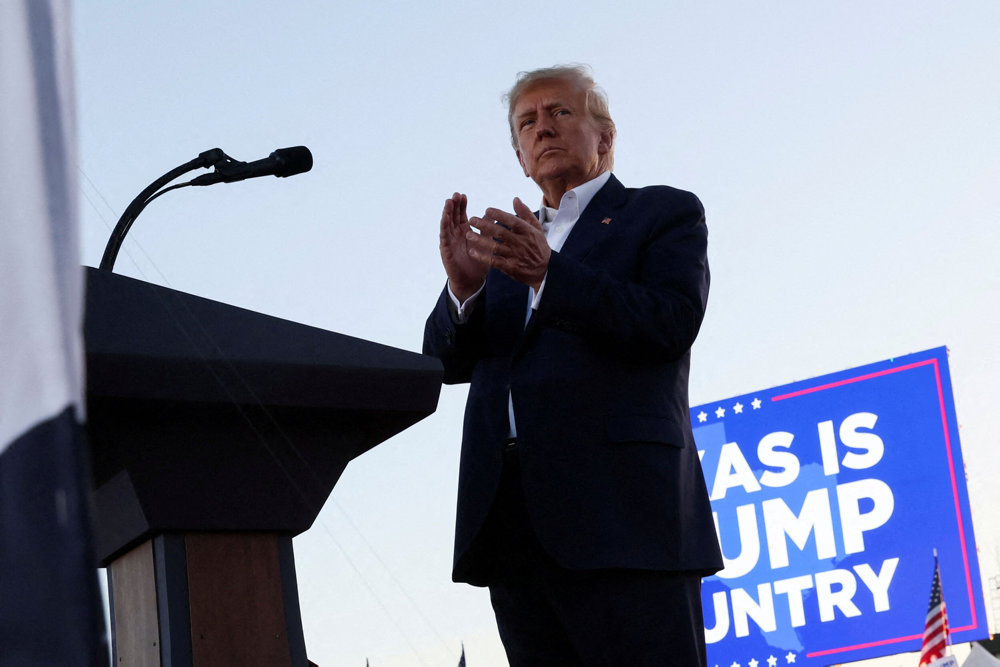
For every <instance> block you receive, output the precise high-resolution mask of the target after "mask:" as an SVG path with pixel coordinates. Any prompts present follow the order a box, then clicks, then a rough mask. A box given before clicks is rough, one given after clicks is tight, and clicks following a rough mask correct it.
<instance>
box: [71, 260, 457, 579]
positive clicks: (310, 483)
mask: <svg viewBox="0 0 1000 667" xmlns="http://www.w3.org/2000/svg"><path fill="white" fill-rule="evenodd" d="M86 272H87V305H86V321H85V341H86V360H87V419H88V433H89V437H90V441H91V447H92V450H93V467H94V469H93V475H94V487H95V493H94V501H95V512H96V521H95V523H96V529H95V530H96V540H95V541H96V547H97V553H98V557H99V559H100V561H101V564H102V565H107V564H108V563H110V562H111V561H113V560H114V559H115V558H117V557H118V556H119V555H121V554H122V553H124V552H125V551H127V550H128V549H130V548H132V547H133V546H135V545H136V544H139V543H140V542H142V541H145V540H146V539H148V538H149V537H151V536H154V535H156V534H160V533H164V532H191V531H211V532H220V531H223V532H224V531H267V532H280V533H286V534H292V535H296V534H298V533H301V532H302V531H304V530H306V529H307V528H309V527H310V526H311V525H312V523H313V521H314V520H315V518H316V516H317V514H318V513H319V511H320V509H321V508H322V506H323V503H324V502H325V501H326V499H327V497H328V496H329V494H330V492H331V491H332V489H333V486H334V485H335V484H336V482H337V480H338V479H339V477H340V475H341V473H342V472H343V471H344V468H345V467H346V465H347V463H348V462H349V461H350V460H351V459H353V458H354V457H356V456H358V455H360V454H362V453H364V452H365V451H367V450H368V449H370V448H372V447H374V446H375V445H377V444H378V443H380V442H382V441H383V440H385V439H387V438H389V437H391V436H392V435H394V434H396V433H398V432H400V431H402V430H403V429H405V428H407V427H409V426H410V425H412V424H414V423H416V422H417V421H419V420H420V419H422V418H424V417H426V416H427V415H429V414H431V413H432V412H434V410H435V409H436V407H437V400H438V395H439V393H440V389H441V377H442V370H441V365H440V362H439V361H438V360H437V359H433V358H431V357H427V356H424V355H420V354H417V353H413V352H407V351H404V350H399V349H396V348H392V347H387V346H385V345H379V344H377V343H372V342H368V341H365V340H361V339H357V338H352V337H350V336H344V335H341V334H337V333H332V332H329V331H324V330H322V329H317V328H315V327H309V326H305V325H302V324H297V323H294V322H289V321H287V320H282V319H279V318H275V317H270V316H267V315H262V314H260V313H255V312H252V311H249V310H244V309H242V308H236V307H234V306H229V305H226V304H222V303H218V302H215V301H211V300H209V299H204V298H200V297H196V296H193V295H191V294H186V293H184V292H178V291H176V290H172V289H168V288H164V287H159V286H156V285H152V284H150V283H146V282H142V281H139V280H135V279H132V278H127V277H124V276H121V275H118V274H114V273H111V272H109V271H100V270H97V269H92V268H89V267H87V269H86Z"/></svg>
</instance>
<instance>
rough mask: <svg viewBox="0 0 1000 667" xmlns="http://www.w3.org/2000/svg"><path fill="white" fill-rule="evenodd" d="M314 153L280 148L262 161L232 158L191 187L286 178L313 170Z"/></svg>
mask: <svg viewBox="0 0 1000 667" xmlns="http://www.w3.org/2000/svg"><path fill="white" fill-rule="evenodd" d="M312 166H313V158H312V153H311V152H309V149H308V148H306V147H305V146H293V147H291V148H279V149H278V150H276V151H274V152H273V153H271V154H270V155H269V156H268V157H266V158H264V159H262V160H254V161H253V162H240V161H239V160H233V159H231V158H228V156H227V159H225V160H223V161H222V162H219V163H217V164H216V165H215V171H214V172H212V173H211V174H203V175H201V176H198V177H197V178H194V179H192V180H191V181H190V185H213V184H215V183H235V182H236V181H243V180H246V179H248V178H257V177H258V176H277V177H279V178H286V177H288V176H294V175H295V174H301V173H304V172H307V171H309V170H310V169H312Z"/></svg>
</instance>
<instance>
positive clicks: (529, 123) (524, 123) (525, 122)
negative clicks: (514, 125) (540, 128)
mask: <svg viewBox="0 0 1000 667" xmlns="http://www.w3.org/2000/svg"><path fill="white" fill-rule="evenodd" d="M534 122H535V121H533V120H522V121H521V129H522V130H523V129H524V128H526V127H528V126H529V125H531V124H532V123H534Z"/></svg>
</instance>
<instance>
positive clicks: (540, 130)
mask: <svg viewBox="0 0 1000 667" xmlns="http://www.w3.org/2000/svg"><path fill="white" fill-rule="evenodd" d="M553 134H555V125H554V124H553V123H552V119H551V118H549V117H548V116H547V115H545V114H542V115H539V117H538V120H536V121H535V135H536V136H538V137H551V136H552V135H553Z"/></svg>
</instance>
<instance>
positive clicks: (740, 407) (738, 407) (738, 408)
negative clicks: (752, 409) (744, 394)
mask: <svg viewBox="0 0 1000 667" xmlns="http://www.w3.org/2000/svg"><path fill="white" fill-rule="evenodd" d="M733 412H735V413H736V414H738V415H741V414H743V404H742V403H740V402H739V401H737V402H736V405H734V406H733Z"/></svg>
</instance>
